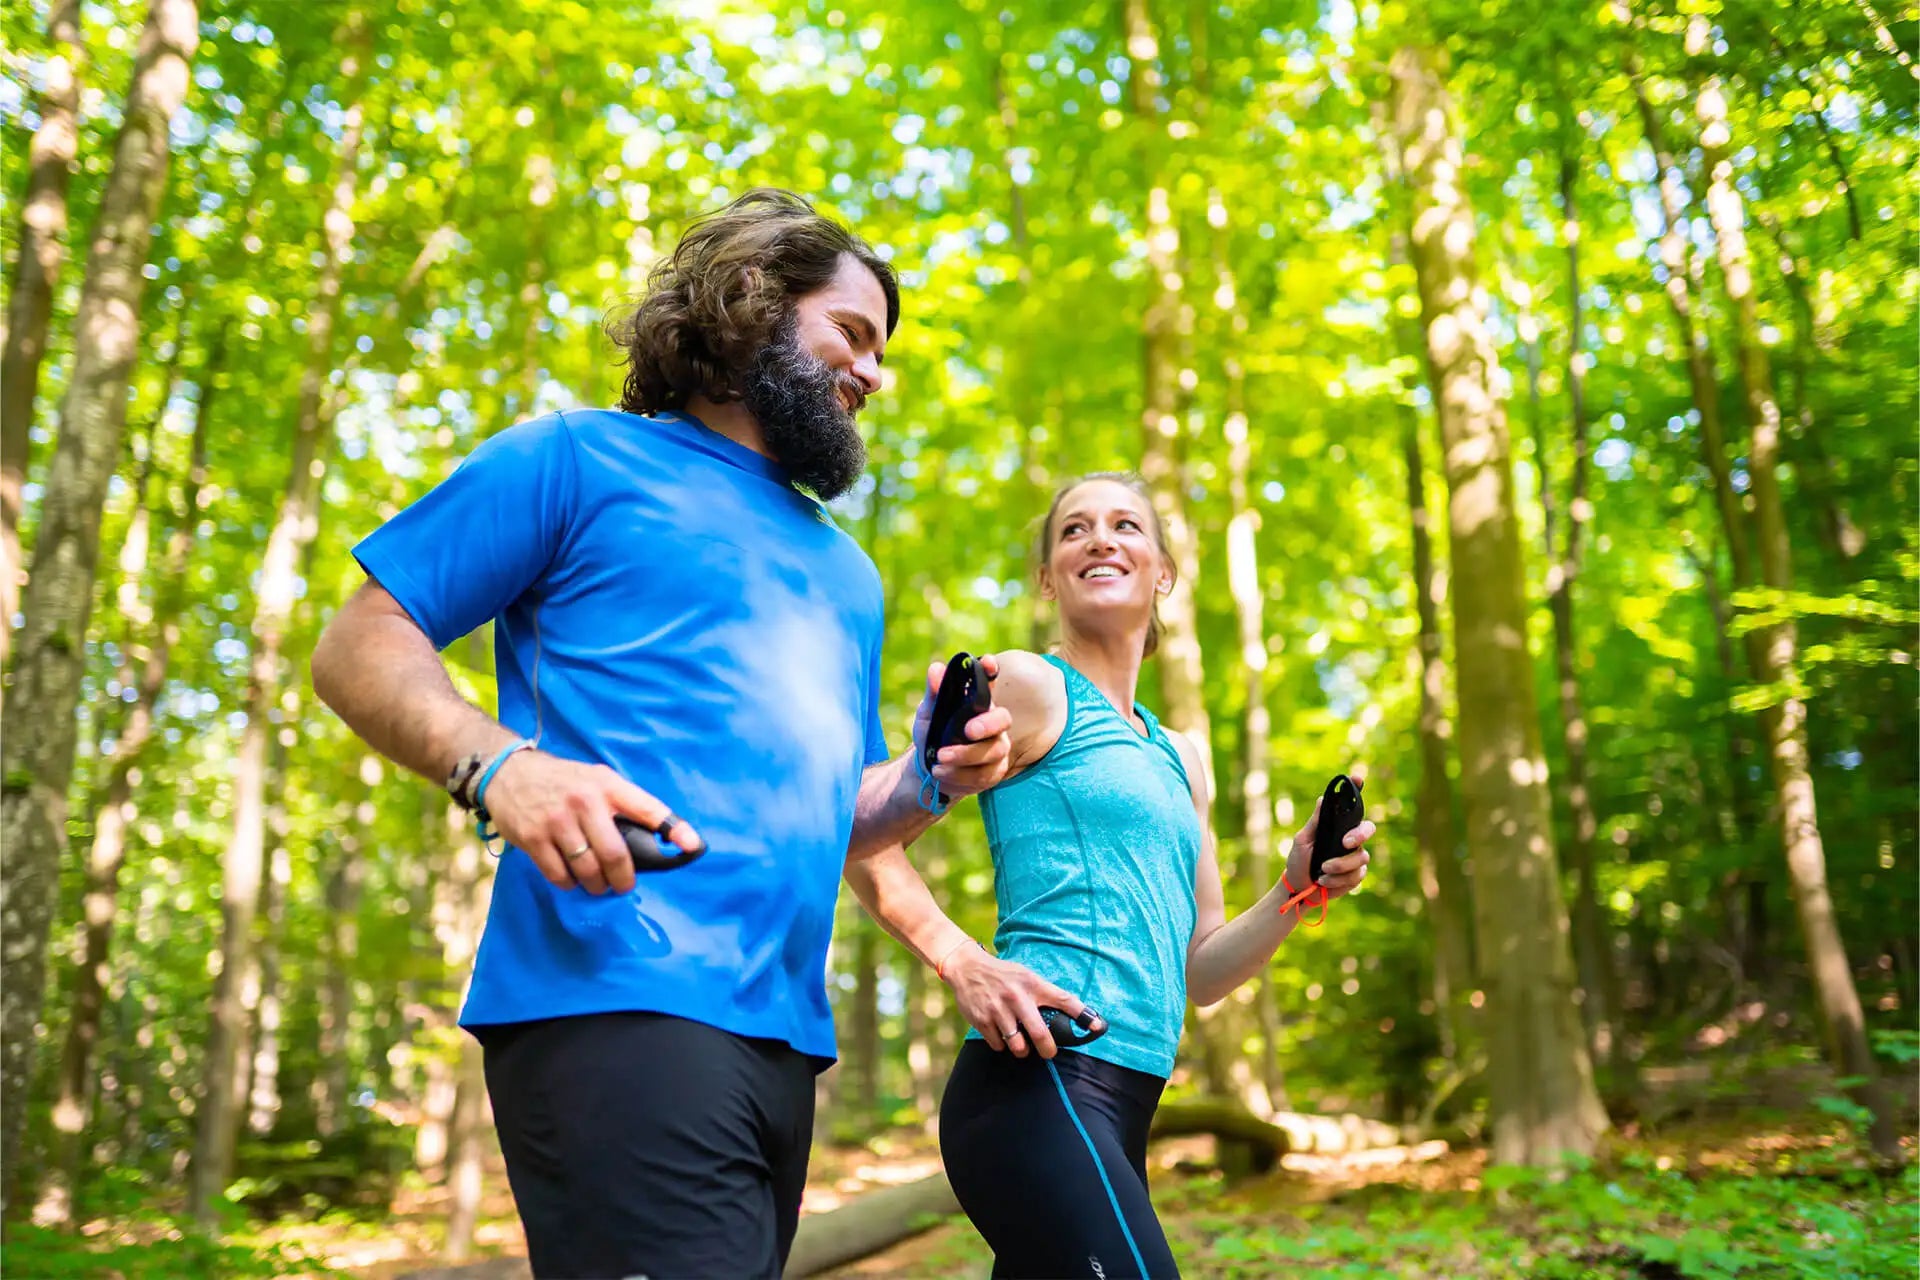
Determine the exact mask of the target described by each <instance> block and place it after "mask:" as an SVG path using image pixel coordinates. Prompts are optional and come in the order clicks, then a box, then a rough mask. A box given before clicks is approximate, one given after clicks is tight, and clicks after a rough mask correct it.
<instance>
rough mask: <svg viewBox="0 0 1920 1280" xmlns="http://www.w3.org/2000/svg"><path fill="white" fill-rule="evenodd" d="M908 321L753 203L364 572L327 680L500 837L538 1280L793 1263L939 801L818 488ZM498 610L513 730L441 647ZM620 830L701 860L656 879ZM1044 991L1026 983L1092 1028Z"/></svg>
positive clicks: (984, 740)
mask: <svg viewBox="0 0 1920 1280" xmlns="http://www.w3.org/2000/svg"><path fill="white" fill-rule="evenodd" d="M899 315H900V298H899V287H898V284H897V282H896V279H895V276H894V273H893V271H892V269H891V268H890V267H889V266H888V265H887V263H886V262H885V261H884V260H883V259H881V258H880V257H879V256H878V255H877V254H875V253H874V251H873V250H872V249H871V248H870V247H868V246H867V245H866V244H865V243H864V242H862V241H861V240H860V239H858V238H857V237H856V236H854V235H853V234H852V233H851V232H849V231H848V230H847V229H846V228H845V227H842V226H841V225H839V224H838V223H836V222H834V221H832V220H830V219H828V218H826V217H824V216H822V215H820V214H819V213H817V212H815V210H814V209H813V208H812V206H811V205H810V204H808V203H807V201H805V200H803V199H801V198H800V197H798V196H794V195H791V194H789V193H786V192H779V191H764V190H763V191H754V192H750V193H748V194H747V195H745V196H742V197H741V198H740V199H739V200H736V201H735V202H734V203H732V204H731V205H729V206H728V207H727V208H726V209H724V210H722V211H720V212H719V213H717V214H714V215H712V216H711V217H709V218H706V219H705V220H703V221H700V222H698V223H696V224H695V225H694V226H693V227H692V228H691V229H690V230H689V231H688V232H687V234H686V235H685V237H684V238H683V239H682V241H681V243H680V244H679V246H678V247H677V248H676V250H675V252H674V253H673V255H672V257H671V258H670V259H668V260H667V261H665V262H663V263H662V264H661V265H660V266H659V267H658V269H656V270H655V271H654V273H653V275H652V277H651V279H650V280H649V282H648V288H647V292H646V295H645V297H644V298H643V299H642V300H641V301H640V302H639V304H638V305H637V307H636V308H635V309H634V310H633V311H632V313H631V314H630V315H628V316H626V317H625V318H623V319H621V320H620V321H618V322H616V323H615V324H614V325H613V327H612V334H613V337H614V339H615V341H616V342H617V343H618V344H619V345H620V347H621V348H622V349H623V351H624V353H625V357H626V364H627V366H628V373H627V379H626V385H625V391H624V394H623V397H622V400H621V403H620V407H619V409H618V410H617V411H616V410H597V409H585V410H578V409H569V410H566V411H563V412H559V413H552V414H548V415H546V416H544V417H540V418H536V419H533V420H532V421H529V422H524V423H521V424H519V425H517V426H513V427H510V428H508V429H507V430H505V431H502V432H500V433H499V434H498V435H496V436H494V437H493V438H492V439H490V440H488V441H486V442H485V443H484V444H482V445H481V446H480V447H479V448H478V449H477V450H475V451H474V453H473V454H472V456H470V457H469V458H467V459H466V461H465V462H464V463H463V464H462V465H461V466H460V468H459V469H458V470H456V471H455V472H454V473H453V475H451V476H450V477H448V478H447V480H446V481H444V482H443V483H442V484H440V485H439V486H438V487H436V488H434V489H433V490H432V491H431V492H429V493H428V494H427V495H426V496H425V497H423V498H421V499H420V500H419V501H418V502H416V503H415V504H414V505H412V506H410V507H408V508H407V509H406V510H404V511H402V512H400V513H399V514H398V515H396V516H395V517H394V518H393V519H392V520H390V521H388V522H387V524H385V525H384V526H383V527H381V528H380V529H378V530H377V531H375V532H374V533H372V534H371V535H369V536H368V537H367V538H366V539H365V540H363V541H362V542H361V543H360V544H359V545H358V546H357V547H356V548H355V550H354V555H355V557H356V559H358V560H359V562H360V564H361V567H362V568H364V569H365V571H366V573H367V578H368V581H367V582H366V583H365V584H364V585H363V586H362V587H361V588H360V589H359V591H358V592H357V593H356V594H355V595H354V597H353V598H352V599H351V600H350V601H349V602H348V603H347V604H346V605H345V606H343V607H342V609H341V610H340V612H339V613H338V615H337V616H336V617H335V618H334V619H333V621H332V622H331V623H330V624H329V626H328V627H327V630H326V633H325V635H324V636H323V637H322V639H321V642H320V645H319V646H318V648H317V649H316V651H315V654H314V658H313V680H314V688H315V690H316V691H317V692H318V693H319V694H320V696H321V698H323V699H324V700H325V701H326V703H327V704H328V705H329V706H331V707H332V708H333V709H334V710H335V711H337V712H338V713H339V714H340V716H341V718H342V719H344V720H345V721H346V722H347V723H348V724H349V725H350V726H351V727H352V728H353V729H354V731H355V732H357V733H358V734H359V735H360V736H361V737H362V738H364V739H365V740H366V741H367V742H368V743H369V744H371V745H372V746H373V747H374V748H376V749H377V750H379V751H381V752H382V753H384V754H385V755H387V756H389V757H390V758H392V759H393V760H395V761H397V762H399V763H400V764H402V765H405V766H407V767H409V768H411V769H413V770H415V771H417V772H419V773H421V774H423V775H425V776H426V777H428V778H431V779H433V780H434V781H435V782H438V783H444V784H445V785H446V786H447V787H448V790H449V791H450V792H451V793H452V794H453V796H454V798H455V799H456V800H457V801H458V802H459V803H461V804H462V805H464V806H466V807H468V808H470V809H473V810H475V811H476V812H478V813H479V814H480V815H481V816H482V818H483V819H484V821H486V822H487V823H490V824H491V826H492V828H493V829H494V830H497V831H498V833H499V835H500V836H501V837H502V839H503V840H504V843H505V846H506V850H505V853H504V854H503V856H502V858H501V861H500V864H499V871H498V875H497V877H496V879H495V883H494V888H493V899H492V906H491V908H490V910H489V914H488V918H487V925H486V932H485V934H484V936H483V938H482V940H481V943H480V948H479V953H478V955H477V957H476V959H475V962H474V972H473V981H472V986H471V988H470V991H469V993H468V996H467V1001H466V1006H465V1008H464V1010H463V1011H462V1014H461V1025H463V1026H464V1027H466V1028H467V1029H468V1030H470V1031H471V1032H472V1033H473V1034H475V1035H476V1036H477V1037H478V1038H479V1040H480V1041H481V1044H482V1046H483V1049H484V1056H485V1061H486V1076H487V1089H488V1093H489V1096H490V1098H491V1100H492V1104H493V1111H494V1118H495V1123H496V1125H497V1127H498V1129H499V1133H500V1143H501V1147H502V1149H503V1151H504V1152H505V1155H506V1162H507V1172H508V1175H509V1178H510V1181H511V1182H512V1185H513V1192H514V1198H515V1201H516V1204H517V1206H518V1209H519V1211H520V1215H521V1219H522V1221H523V1223H524V1225H525V1227H526V1233H527V1242H528V1246H529V1252H530V1254H531V1260H532V1263H533V1269H534V1272H535V1274H536V1275H537V1276H541V1277H549V1276H552V1277H559V1276H566V1277H589V1276H633V1275H651V1276H653V1277H655V1278H656V1280H663V1278H665V1277H683V1276H767V1277H776V1276H778V1275H779V1273H780V1269H781V1267H782V1265H783V1264H784V1262H785V1258H786V1254H787V1250H788V1247H789V1246H790V1244H791V1242H792V1239H793V1232H794V1228H795V1225H796V1222H797V1219H798V1215H799V1205H800V1195H801V1190H802V1186H803V1184H804V1182H805V1179H806V1167H807V1152H808V1145H809V1139H810V1137H811V1133H812V1126H813V1077H814V1075H815V1073H816V1072H817V1071H820V1070H823V1069H824V1068H825V1067H826V1066H827V1065H828V1064H830V1063H831V1062H832V1061H833V1057H834V1035H833V1017H832V1013H831V1010H830V1008H829V1005H828V1002H827V991H826V982H825V968H826V952H827V944H828V942H829V941H830V940H831V937H832V932H833V915H834V902H835V898H836V893H837V888H838V883H839V879H840V876H841V872H842V868H843V866H844V864H845V862H846V859H847V858H848V856H849V854H850V853H851V854H852V855H853V856H856V857H858V856H865V855H870V854H871V853H872V851H874V850H879V849H886V848H891V847H894V846H898V845H904V844H906V843H908V842H910V841H911V840H912V839H913V838H914V837H916V836H917V835H919V834H920V833H921V832H922V831H924V830H926V828H927V827H928V826H929V825H930V824H931V823H932V822H933V821H934V820H935V816H936V815H935V814H933V813H931V812H929V811H928V809H927V808H925V807H923V802H922V800H921V797H922V796H924V795H925V794H926V791H927V790H928V789H929V788H928V787H927V785H926V780H925V779H923V778H922V777H921V776H920V773H919V772H918V770H917V769H916V767H915V766H914V764H913V760H914V758H915V757H914V755H913V753H911V752H909V753H904V754H902V755H901V756H899V757H897V758H894V759H891V760H890V759H889V758H888V752H887V747H886V743H885V740H884V737H883V735H882V732H881V725H880V697H881V680H880V669H881V624H882V616H883V615H882V610H881V586H880V579H879V575H878V574H877V573H876V572H875V570H874V567H873V564H872V562H871V561H870V560H869V559H868V558H867V556H866V554H865V553H864V552H863V551H862V550H861V549H860V547H859V546H858V545H857V544H856V543H855V542H854V541H853V539H852V538H850V537H848V536H847V535H846V534H845V533H843V532H841V530H840V529H839V528H837V527H836V526H835V524H834V523H833V521H832V519H831V518H830V517H829V516H828V514H827V512H826V509H825V508H824V507H823V506H822V505H821V503H822V502H824V501H829V500H831V499H833V498H834V497H836V496H838V495H839V494H841V493H843V492H845V491H846V489H847V488H848V487H849V486H850V485H852V484H853V483H854V481H855V480H856V479H857V478H858V477H859V475H860V472H861V469H862V467H863V466H864V465H865V451H864V448H863V446H862V444H861V440H860V435H859V433H858V431H857V430H856V429H855V426H854V415H855V414H857V413H858V412H859V411H860V409H861V407H862V406H863V405H864V404H865V402H866V399H867V397H868V396H869V395H871V394H872V393H873V392H875V391H876V390H878V389H879V386H880V362H881V359H882V357H883V355H884V352H885V348H886V343H887V340H888V338H889V337H890V336H891V335H892V333H893V330H894V326H895V324H896V323H897V322H898V320H899ZM801 490H807V491H810V493H811V495H812V496H811V497H810V496H808V495H807V494H806V493H802V492H801ZM488 621H492V622H493V623H494V624H495V631H494V646H495V656H496V666H497V671H498V678H499V711H498V718H497V719H496V718H495V717H493V716H489V715H487V714H485V713H484V712H482V711H481V710H480V709H479V708H477V707H474V706H473V705H471V704H470V703H468V702H466V701H465V700H464V699H462V698H461V697H460V696H459V694H458V693H457V692H456V691H455V690H454V688H453V686H452V684H451V682H450V681H449V680H448V678H447V675H446V671H445V668H444V667H443V666H442V665H441V663H440V659H439V655H438V651H439V650H441V649H443V648H445V647H446V646H447V645H448V644H450V643H452V642H453V641H454V640H456V639H458V638H459V637H461V636H463V635H466V634H467V633H468V632H470V631H472V630H473V629H474V628H476V627H478V626H480V625H482V624H483V623H486V622H488ZM938 670H939V668H938V667H937V666H935V667H933V668H931V669H930V671H929V685H930V686H933V685H937V672H938ZM926 720H927V708H926V704H925V703H924V702H923V705H922V714H921V716H920V718H919V720H918V721H916V727H915V731H914V734H915V737H916V738H922V737H923V736H924V733H925V724H926ZM1007 723H1008V722H1007V713H1006V712H1005V711H1004V710H1003V709H1000V708H995V709H993V710H992V711H989V712H987V713H985V714H983V715H981V716H979V717H976V718H975V719H974V720H973V721H972V722H971V724H970V725H969V736H970V738H971V740H970V741H966V742H962V743H960V744H957V745H954V746H950V747H947V748H945V750H944V751H943V753H942V755H941V758H940V759H941V762H940V763H939V764H938V765H937V767H936V768H935V769H934V770H933V777H934V779H935V780H936V781H937V783H938V786H937V788H932V790H933V791H934V794H935V795H936V797H937V796H939V795H942V794H944V795H946V796H962V795H970V794H973V793H975V792H978V791H980V790H983V789H984V788H986V787H988V786H990V785H992V784H993V783H994V782H996V781H998V780H999V779H1000V778H1002V777H1004V776H1005V773H1006V762H1007V737H1006V730H1007ZM936 807H937V806H936ZM616 818H624V819H630V820H633V821H637V822H639V823H640V824H643V825H644V826H645V827H647V828H649V829H651V830H654V831H656V832H658V833H659V838H660V840H661V841H663V842H667V846H666V848H665V851H666V852H669V853H671V852H674V851H675V849H674V847H677V851H678V852H680V853H683V854H687V855H691V854H693V853H694V852H696V851H698V850H700V849H702V848H705V849H706V850H708V852H707V853H706V854H705V856H704V857H703V858H702V859H701V860H700V861H698V862H694V863H691V864H690V865H687V866H685V867H683V868H681V869H676V870H670V871H665V872H662V873H661V874H657V875H650V876H646V877H644V878H643V879H642V882H641V883H642V888H641V891H640V892H639V893H635V892H634V891H633V890H634V886H635V876H634V863H633V861H632V859H631V857H630V854H629V849H628V845H627V842H626V838H625V834H624V832H623V830H622V829H621V828H619V827H617V826H616ZM1023 974H1024V971H1019V970H1017V966H1011V965H1009V966H1006V974H1005V978H1004V981H1005V989H1006V995H1007V999H1008V1000H1010V1001H1024V1007H1028V1008H1030V1007H1031V1005H1032V1004H1033V1001H1034V999H1036V998H1040V997H1046V998H1047V999H1048V1000H1049V1001H1050V1002H1052V1003H1056V1004H1067V1005H1068V1006H1069V1008H1070V1009H1073V1008H1077V1002H1072V1001H1071V1000H1070V998H1067V997H1064V993H1058V992H1054V991H1053V990H1052V989H1051V988H1046V989H1044V990H1042V989H1040V988H1038V987H1035V986H1034V985H1033V984H1034V983H1035V982H1037V979H1032V978H1031V975H1025V976H1024V977H1023V976H1022V975H1023ZM979 1016H981V1018H982V1019H983V1021H984V1020H985V1019H986V1018H988V1017H991V1016H992V1015H991V1014H990V1013H986V1012H982V1013H981V1014H980V1015H979ZM1035 1025H1038V1024H1037V1023H1036V1024H1035ZM1036 1047H1038V1046H1036ZM1046 1048H1048V1049H1051V1048H1052V1046H1051V1045H1050V1044H1049V1045H1047V1046H1046Z"/></svg>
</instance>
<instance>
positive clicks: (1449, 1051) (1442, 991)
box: [1400, 404, 1477, 1067]
mask: <svg viewBox="0 0 1920 1280" xmlns="http://www.w3.org/2000/svg"><path fill="white" fill-rule="evenodd" d="M1401 412H1402V417H1403V420H1404V425H1403V427H1402V430H1401V441H1400V448H1401V453H1402V454H1403V455H1404V457H1405V458H1406V464H1407V510H1408V511H1409V512H1410V513H1411V514H1412V522H1413V589H1414V604H1415V608H1416V610H1417V612H1418V614H1419V618H1420V646H1419V650H1418V654H1417V661H1418V676H1419V681H1420V719H1419V732H1420V789H1419V792H1418V793H1417V795H1416V798H1415V800H1414V819H1413V831H1414V845H1415V850H1416V853H1417V855H1418V859H1419V867H1420V892H1421V896H1422V897H1423V898H1425V899H1426V904H1427V917H1428V919H1430V920H1431V921H1432V922H1433V933H1434V947H1433V1006H1434V1016H1435V1020H1436V1021H1437V1022H1438V1023H1439V1026H1440V1050H1441V1054H1442V1056H1443V1057H1445V1058H1446V1059H1447V1061H1448V1062H1450V1063H1452V1064H1453V1065H1454V1066H1455V1067H1459V1066H1462V1065H1464V1063H1465V1061H1466V1060H1467V1059H1468V1057H1470V1056H1471V1055H1470V1053H1469V1052H1468V1050H1469V1048H1470V1047H1471V1046H1472V1044H1473V1043H1474V1042H1475V1041H1476V1040H1477V1037H1476V1036H1474V1034H1473V1022H1474V1019H1473V1005H1472V995H1473V988H1474V974H1473V935H1472V931H1471V930H1470V929H1469V927H1468V924H1467V921H1468V919H1469V913H1470V911H1471V908H1470V907H1469V905H1468V901H1467V899H1468V891H1467V877H1466V875H1465V873H1464V872H1463V871H1462V869H1461V865H1460V854H1459V852H1458V850H1457V848H1456V845H1457V841H1456V839H1455V836H1454V825H1453V784H1452V782H1451V781H1449V780H1448V778H1447V739H1448V738H1450V737H1452V736H1453V728H1452V726H1451V725H1449V724H1448V723H1447V711H1446V707H1447V663H1446V658H1445V656H1444V655H1443V653H1442V652H1441V649H1442V641H1441V638H1440V602H1441V598H1442V596H1443V595H1444V594H1445V590H1444V588H1443V587H1442V586H1441V585H1440V582H1439V579H1438V577H1437V575H1436V574H1435V573H1434V568H1433V534H1432V531H1431V525H1432V520H1433V517H1432V515H1431V514H1430V513H1429V512H1428V510H1427V483H1426V464H1425V462H1424V461H1423V460H1422V458H1421V455H1420V414H1419V411H1418V410H1416V409H1415V408H1414V407H1413V406H1412V405H1410V404H1408V405H1404V406H1403V407H1402V411H1401Z"/></svg>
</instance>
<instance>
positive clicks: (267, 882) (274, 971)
mask: <svg viewBox="0 0 1920 1280" xmlns="http://www.w3.org/2000/svg"><path fill="white" fill-rule="evenodd" d="M275 754H276V755H281V756H282V757H284V754H285V753H284V752H276V753H275ZM285 770H286V766H285V764H284V763H282V764H280V765H279V766H277V767H276V768H275V770H274V773H275V775H276V776H278V777H281V778H282V779H284V777H285ZM269 822H270V825H271V826H272V828H273V829H274V835H275V840H274V847H273V854H272V856H271V857H270V858H269V859H268V865H267V874H266V875H265V876H264V877H262V878H261V881H260V926H261V927H260V946H259V954H258V957H257V960H256V969H257V972H258V975H259V976H258V978H257V980H256V986H257V992H258V996H257V1004H256V1008H255V1010H254V1015H253V1017H252V1018H251V1019H250V1021H251V1022H252V1024H253V1026H254V1028H255V1032H254V1037H253V1067H252V1070H251V1071H250V1072H249V1073H248V1076H249V1078H248V1081H247V1089H246V1094H245V1106H246V1110H247V1129H248V1131H249V1132H251V1133H253V1134H256V1135H258V1136H260V1137H265V1136H266V1135H267V1134H269V1133H271V1132H273V1126H274V1122H275V1121H276V1120H277V1119H278V1118H279V1115H280V1024H281V1000H280V935H281V933H282V932H283V931H284V929H285V928H286V918H287V883H288V881H289V880H290V879H291V878H292V875H293V862H292V859H291V857H290V856H289V855H288V852H287V845H286V838H287V814H286V810H285V809H284V808H282V807H280V806H279V805H275V806H274V808H273V811H272V813H271V815H270V818H269Z"/></svg>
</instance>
